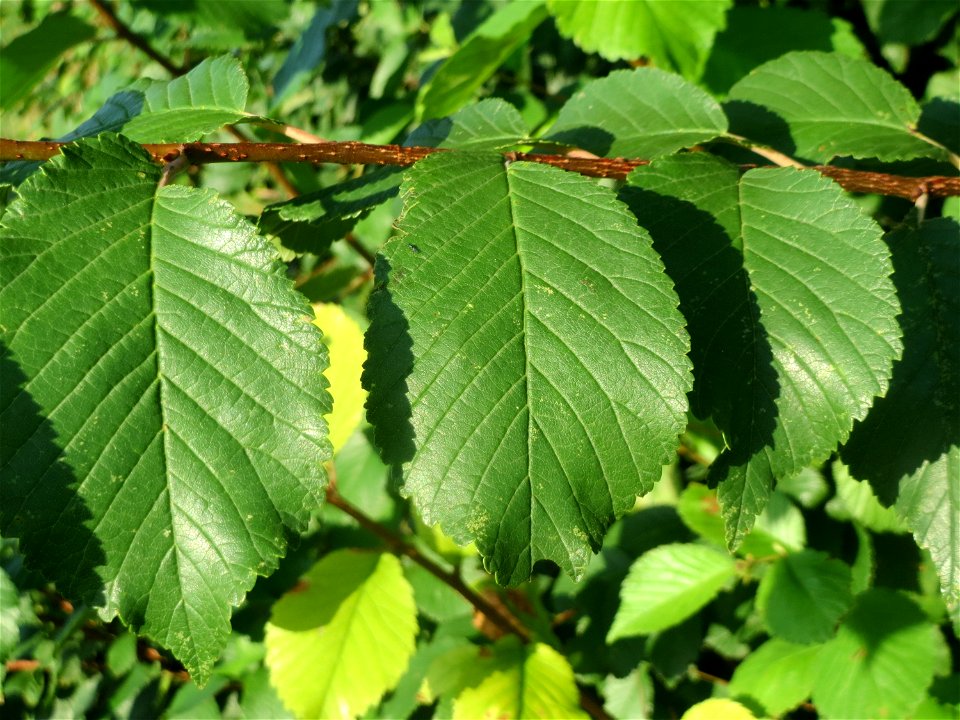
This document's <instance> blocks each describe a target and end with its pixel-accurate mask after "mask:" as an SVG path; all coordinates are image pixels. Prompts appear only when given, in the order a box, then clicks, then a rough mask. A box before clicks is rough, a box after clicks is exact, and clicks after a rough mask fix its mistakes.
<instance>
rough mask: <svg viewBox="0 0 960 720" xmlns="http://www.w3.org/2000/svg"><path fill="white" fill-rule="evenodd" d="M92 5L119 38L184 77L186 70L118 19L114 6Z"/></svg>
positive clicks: (96, 1) (98, 1) (97, 2)
mask: <svg viewBox="0 0 960 720" xmlns="http://www.w3.org/2000/svg"><path fill="white" fill-rule="evenodd" d="M90 4H91V5H92V6H93V9H94V10H96V11H97V13H98V14H99V15H100V17H101V18H102V19H103V21H104V22H105V23H106V24H107V25H109V26H110V27H111V28H113V31H114V32H115V33H116V34H117V37H120V38H123V39H124V40H126V41H127V42H128V43H130V44H131V45H133V46H134V47H135V48H137V49H138V50H140V51H141V52H142V53H143V54H145V55H146V56H147V57H149V58H150V59H151V60H153V61H154V62H155V63H157V64H158V65H160V66H161V67H162V68H163V69H164V70H166V71H167V72H168V73H170V74H171V75H182V74H183V73H185V72H186V70H184V69H183V68H181V67H179V66H178V65H175V64H174V63H173V61H171V60H170V59H169V58H167V57H164V56H163V55H161V54H160V53H158V52H157V51H156V50H154V49H153V47H151V45H150V43H148V42H147V41H146V40H145V39H144V38H143V36H142V35H138V34H137V33H135V32H134V31H133V30H131V29H130V27H129V26H128V25H127V24H126V23H124V22H123V20H121V19H120V18H119V17H117V14H116V12H114V10H113V6H112V5H111V4H110V3H109V2H104V1H103V0H90Z"/></svg>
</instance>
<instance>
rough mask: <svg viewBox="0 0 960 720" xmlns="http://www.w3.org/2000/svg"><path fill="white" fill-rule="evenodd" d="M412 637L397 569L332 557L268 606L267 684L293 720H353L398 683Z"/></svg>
mask: <svg viewBox="0 0 960 720" xmlns="http://www.w3.org/2000/svg"><path fill="white" fill-rule="evenodd" d="M416 636H417V608H416V605H415V604H414V601H413V590H412V589H411V587H410V584H409V583H408V582H407V580H406V578H405V577H404V576H403V569H402V568H401V566H400V561H399V560H398V559H397V558H396V557H394V556H393V555H389V554H375V553H359V552H355V551H352V550H337V551H336V552H333V553H331V554H329V555H327V556H326V557H324V558H323V559H322V560H321V561H320V562H318V563H317V564H316V565H314V567H313V568H312V569H311V570H310V571H309V572H308V573H307V574H306V575H305V576H304V577H303V579H302V580H301V581H300V583H299V585H298V586H297V587H295V588H294V589H293V590H291V591H290V592H289V593H287V594H286V595H285V596H284V597H282V598H281V599H280V600H279V601H277V603H276V604H275V605H274V606H273V613H272V614H271V616H270V622H269V623H268V624H267V627H266V637H265V641H264V642H265V644H266V646H267V660H266V662H267V666H268V667H269V668H270V681H271V683H272V684H273V686H274V687H275V688H276V689H277V693H278V694H279V695H280V698H281V700H283V703H284V705H286V706H287V707H289V708H290V709H291V710H293V711H294V713H296V715H297V716H298V717H308V718H311V717H318V718H345V719H346V718H353V717H357V716H360V715H363V714H364V713H365V712H366V711H367V710H368V709H369V708H370V706H372V705H373V704H374V703H376V702H377V701H379V700H380V698H381V697H382V696H383V694H384V693H385V692H387V691H388V690H391V689H393V687H394V686H395V685H396V683H397V681H398V680H400V677H401V676H402V675H403V673H404V671H405V670H406V667H407V663H409V661H410V658H411V657H412V656H413V653H414V649H415V647H416V643H415V640H416Z"/></svg>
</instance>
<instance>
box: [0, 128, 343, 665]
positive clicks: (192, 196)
mask: <svg viewBox="0 0 960 720" xmlns="http://www.w3.org/2000/svg"><path fill="white" fill-rule="evenodd" d="M159 177H160V169H159V167H158V166H156V165H155V164H153V163H152V162H151V161H150V160H149V158H148V157H147V156H146V155H145V154H144V152H143V151H142V150H141V149H139V148H138V147H136V146H135V145H133V144H131V143H130V142H129V141H127V140H125V139H124V138H122V137H117V136H107V135H104V136H101V137H100V138H99V139H97V140H88V141H83V142H81V143H79V144H77V145H75V146H69V147H68V148H66V150H65V154H64V155H63V156H61V157H58V158H56V159H54V160H52V161H50V163H48V165H47V166H46V167H45V169H44V171H43V173H42V174H40V175H36V176H34V177H33V178H31V179H30V180H29V181H28V182H27V184H25V185H24V186H23V187H22V188H21V190H20V197H19V199H18V200H17V202H16V203H15V204H14V205H12V206H11V207H10V208H9V210H8V212H7V213H6V214H5V215H4V218H3V224H2V231H0V233H2V234H0V273H2V276H0V279H2V282H0V287H2V290H0V311H2V317H3V326H4V327H3V335H2V340H3V344H4V346H5V348H6V354H5V356H4V357H3V363H4V372H3V373H0V376H2V380H3V397H4V403H3V407H2V421H3V427H4V432H3V440H2V445H0V468H2V470H0V472H2V482H3V488H4V502H3V506H2V521H3V522H2V531H3V534H4V536H7V537H19V538H20V540H21V543H22V546H23V548H24V551H25V553H26V554H27V556H28V557H29V558H30V561H31V563H34V566H35V567H37V568H39V569H42V570H43V572H45V573H46V574H47V576H48V577H49V578H51V579H55V580H56V581H57V584H58V587H59V588H60V589H61V590H62V591H63V592H65V593H69V594H70V595H71V596H72V597H74V598H76V599H77V600H86V601H88V602H92V603H95V604H97V605H99V606H100V607H101V608H102V614H103V615H104V616H105V617H111V616H113V615H117V614H119V615H120V616H121V617H122V618H123V620H124V621H125V622H126V623H128V624H129V625H131V626H132V627H134V628H136V629H138V630H139V631H141V632H143V633H145V634H147V635H149V636H151V637H152V638H154V639H155V640H157V641H158V642H160V643H161V644H163V645H164V646H166V647H168V648H170V649H171V650H172V651H173V652H174V653H175V654H176V655H177V657H178V658H179V659H180V660H182V661H183V663H184V664H185V665H186V666H187V668H188V669H189V670H190V672H191V673H192V674H193V675H194V676H195V677H196V678H197V679H198V681H199V682H203V681H204V679H205V678H206V676H207V675H208V674H209V672H210V668H211V666H212V665H213V661H214V660H215V659H216V657H217V655H218V654H219V652H220V650H221V649H222V647H223V644H224V643H225V641H226V638H227V635H228V634H229V632H230V613H231V607H232V606H233V605H236V604H237V603H239V602H240V600H241V599H242V598H243V596H244V593H245V592H246V591H247V590H249V589H250V587H251V586H252V585H253V582H254V580H255V579H256V576H257V575H258V574H260V575H262V574H266V573H268V572H270V570H272V569H273V568H274V567H276V563H277V558H278V557H280V556H282V555H283V554H284V552H285V550H286V537H285V533H286V532H287V531H288V530H289V529H293V530H300V529H302V528H303V527H304V525H305V523H306V520H307V518H308V514H309V510H310V508H311V507H316V506H318V505H319V503H320V502H321V500H322V495H323V487H324V483H325V474H324V471H323V468H322V464H321V463H322V461H323V460H324V459H326V458H327V457H329V446H328V445H327V440H326V427H325V425H324V422H323V420H322V417H323V415H324V414H325V413H326V412H328V411H329V409H330V401H329V397H328V396H327V393H326V391H325V390H324V382H323V380H322V377H321V372H322V370H323V368H324V366H325V364H326V354H325V352H324V351H323V349H322V345H321V343H320V341H319V332H318V330H317V329H316V328H315V327H314V326H313V325H312V324H310V322H309V319H310V308H309V306H307V305H306V304H305V303H304V302H303V301H302V300H301V299H300V298H299V296H297V295H296V294H295V293H294V292H293V289H292V286H291V284H290V282H289V281H288V280H287V279H286V278H285V276H284V273H283V270H282V268H281V267H280V265H279V264H278V263H277V262H276V259H275V256H274V254H273V253H272V251H271V249H270V247H269V245H268V244H267V243H266V242H265V241H264V240H263V239H262V238H259V237H258V236H257V235H256V233H255V232H254V231H253V228H252V227H251V226H250V225H249V224H248V223H247V222H246V221H244V220H243V219H242V218H240V217H239V216H238V215H237V214H236V212H235V211H234V210H233V209H232V208H231V207H230V206H228V205H227V204H226V203H224V202H222V201H221V200H219V199H218V198H217V197H216V195H215V194H214V193H213V192H212V191H209V190H194V189H191V188H186V187H182V186H167V187H162V188H158V180H159Z"/></svg>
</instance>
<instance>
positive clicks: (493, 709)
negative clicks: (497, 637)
mask: <svg viewBox="0 0 960 720" xmlns="http://www.w3.org/2000/svg"><path fill="white" fill-rule="evenodd" d="M498 650H499V652H501V653H504V654H506V653H508V652H510V651H512V652H511V654H512V655H514V656H515V660H514V662H512V663H511V664H509V665H507V666H506V667H502V668H500V669H496V670H494V671H493V672H491V673H490V674H489V675H487V676H486V677H485V678H484V679H483V681H482V682H480V684H479V685H477V686H476V687H471V688H468V689H466V690H464V691H463V692H462V693H460V695H459V696H458V697H457V699H456V700H455V701H454V703H453V718H454V720H475V718H498V719H502V720H521V719H522V718H568V719H569V720H586V718H588V717H589V716H588V715H587V714H586V713H585V712H584V711H583V710H581V709H580V702H579V693H578V692H577V685H576V682H575V681H574V677H573V669H572V668H571V667H570V664H569V663H568V662H567V660H566V658H564V657H563V655H561V654H560V653H558V652H557V651H556V650H554V649H553V648H551V647H550V646H549V645H544V644H543V643H536V644H534V645H533V646H531V647H530V648H529V649H527V648H522V647H521V646H520V645H519V643H516V642H515V641H512V640H511V641H510V642H509V644H508V643H504V642H501V643H499V648H498Z"/></svg>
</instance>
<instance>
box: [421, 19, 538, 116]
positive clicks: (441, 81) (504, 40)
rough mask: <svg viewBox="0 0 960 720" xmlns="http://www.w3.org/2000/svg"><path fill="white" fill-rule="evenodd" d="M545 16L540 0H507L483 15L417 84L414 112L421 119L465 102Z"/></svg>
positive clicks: (449, 110) (449, 112) (448, 110)
mask: <svg viewBox="0 0 960 720" xmlns="http://www.w3.org/2000/svg"><path fill="white" fill-rule="evenodd" d="M546 17H547V10H546V7H544V5H543V1H542V0H525V2H518V3H509V4H508V5H505V6H503V7H501V8H500V9H499V10H498V11H497V12H495V13H494V14H493V15H491V16H490V17H489V18H487V19H486V20H485V21H484V22H483V23H482V24H481V25H480V27H478V28H477V29H476V30H474V31H473V32H472V33H471V34H470V37H468V38H467V39H466V40H465V41H464V43H463V45H462V46H460V48H459V49H458V50H457V51H456V52H454V53H453V55H451V56H450V57H449V58H447V60H445V61H444V63H443V64H442V65H441V66H440V68H439V69H438V70H437V71H436V73H434V74H433V77H431V78H430V80H429V81H428V82H427V83H426V84H425V85H424V86H423V87H422V88H421V90H420V96H419V97H418V98H417V114H418V116H419V117H421V118H422V119H424V120H428V119H430V118H438V117H443V116H444V115H450V114H451V113H453V112H454V111H456V110H459V109H460V108H461V107H462V106H463V105H465V104H466V103H467V102H468V101H469V100H470V99H471V98H472V97H473V95H474V93H475V92H476V91H477V90H478V89H479V88H480V87H481V86H482V85H483V84H484V83H485V82H486V81H487V80H488V79H489V78H490V77H492V76H493V74H494V73H495V72H496V71H497V68H499V67H500V66H501V65H502V64H503V63H504V61H505V60H506V59H507V58H508V57H510V55H511V54H513V52H514V51H515V50H516V49H517V48H519V47H520V46H521V45H523V43H525V42H526V41H527V40H529V38H530V35H531V34H532V33H533V31H534V29H535V28H536V27H537V25H539V24H540V23H542V22H543V21H544V20H545V19H546Z"/></svg>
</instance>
